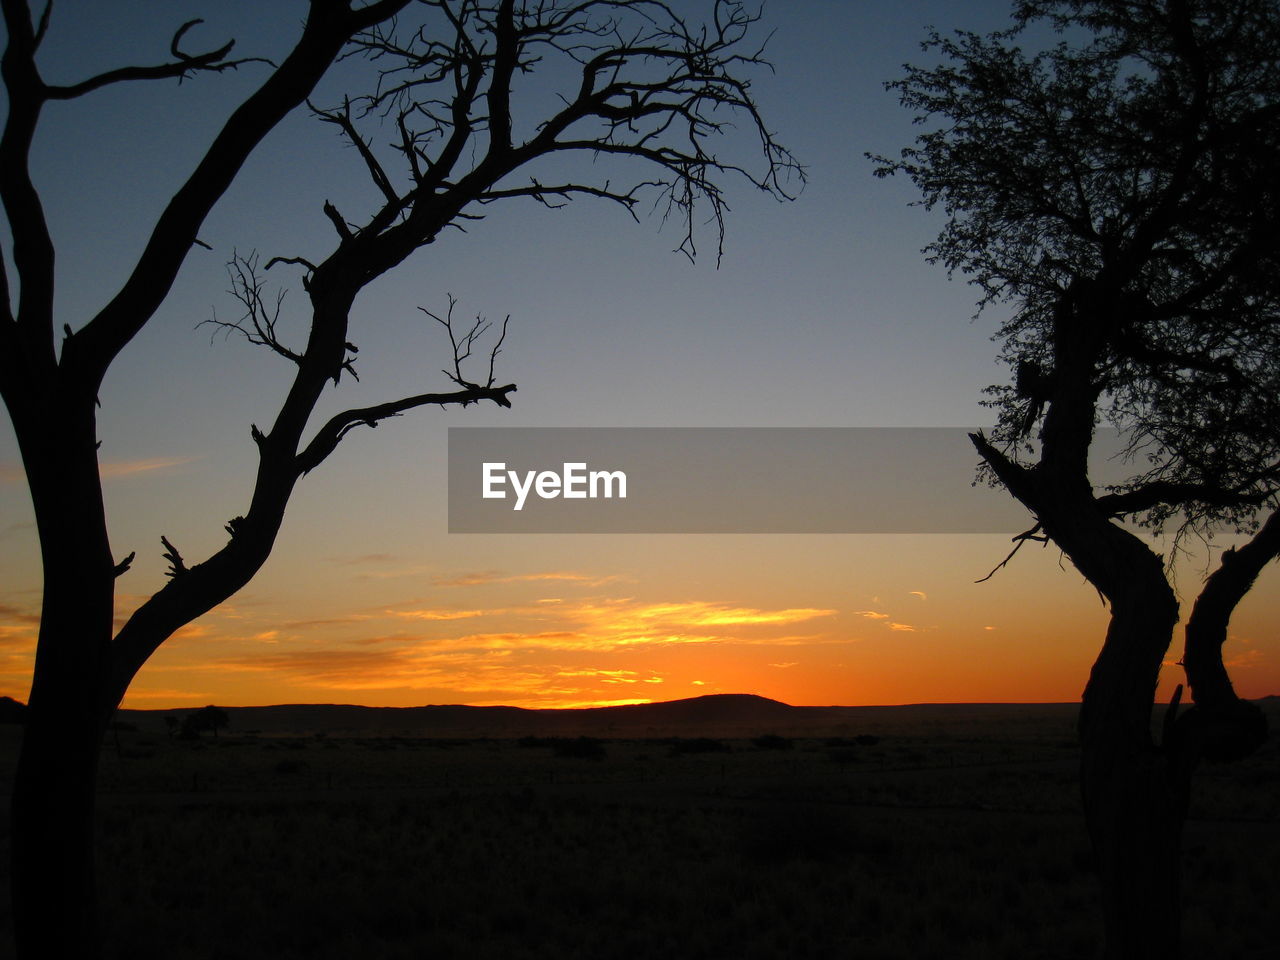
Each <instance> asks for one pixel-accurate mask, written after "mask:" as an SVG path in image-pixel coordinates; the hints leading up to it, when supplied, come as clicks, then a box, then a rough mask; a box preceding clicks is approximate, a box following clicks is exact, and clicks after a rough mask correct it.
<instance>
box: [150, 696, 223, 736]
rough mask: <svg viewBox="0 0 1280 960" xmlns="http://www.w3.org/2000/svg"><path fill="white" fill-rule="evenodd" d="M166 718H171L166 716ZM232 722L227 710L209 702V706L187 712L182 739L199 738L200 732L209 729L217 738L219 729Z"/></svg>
mask: <svg viewBox="0 0 1280 960" xmlns="http://www.w3.org/2000/svg"><path fill="white" fill-rule="evenodd" d="M165 719H166V720H168V719H169V718H168V717H166V718H165ZM230 724H231V718H230V717H229V716H228V715H227V711H225V710H223V709H222V708H221V707H215V706H214V705H213V704H209V706H207V707H201V708H200V709H199V710H196V711H194V712H192V713H189V714H187V715H186V716H185V717H183V719H182V739H184V740H198V739H200V734H202V733H204V732H205V731H206V730H208V731H209V732H210V733H212V734H213V736H214V738H215V739H216V738H217V736H218V731H219V730H221V729H223V728H224V727H227V726H229V725H230Z"/></svg>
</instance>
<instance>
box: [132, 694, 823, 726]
mask: <svg viewBox="0 0 1280 960" xmlns="http://www.w3.org/2000/svg"><path fill="white" fill-rule="evenodd" d="M195 709H198V708H182V709H177V710H121V711H120V712H119V719H120V720H122V721H124V722H126V723H134V724H139V725H140V724H143V723H146V724H147V725H150V724H151V721H154V720H155V718H157V717H161V716H178V717H181V716H184V715H185V714H187V713H192V712H194V710H195ZM223 709H225V710H226V711H227V714H228V715H229V716H230V718H231V730H232V731H236V730H239V731H248V730H258V731H263V732H266V731H273V732H275V731H281V732H311V733H350V734H359V733H369V734H374V735H391V734H393V733H397V732H399V733H403V734H405V735H416V736H449V735H461V734H463V733H466V734H470V735H474V734H476V733H477V732H479V734H480V735H492V736H503V735H507V734H509V733H511V732H519V735H524V732H528V733H534V734H543V735H554V734H555V733H559V732H572V731H577V730H583V731H596V730H598V731H601V734H602V735H603V733H604V732H606V731H609V730H617V729H619V728H627V729H630V728H636V727H641V728H648V727H656V728H669V727H686V726H688V727H705V726H707V725H712V726H724V725H729V726H739V725H746V726H753V725H762V724H763V725H765V726H767V725H768V724H770V723H774V724H776V723H778V722H781V721H793V720H796V719H798V718H799V717H800V716H802V715H812V712H813V711H823V710H826V709H827V708H825V707H793V706H791V705H790V704H786V703H782V702H781V701H779V700H770V699H769V698H768V697H761V696H758V695H756V694H750V693H717V694H707V695H705V696H700V697H690V698H688V699H684V700H668V701H663V702H659V703H636V704H625V705H621V706H604V707H575V708H536V709H530V708H526V707H506V706H491V707H488V706H486V707H476V706H469V705H466V704H432V705H428V706H421V707H362V706H355V705H351V704H319V703H316V704H280V705H277V706H267V707H225V708H223ZM486 731H491V733H486Z"/></svg>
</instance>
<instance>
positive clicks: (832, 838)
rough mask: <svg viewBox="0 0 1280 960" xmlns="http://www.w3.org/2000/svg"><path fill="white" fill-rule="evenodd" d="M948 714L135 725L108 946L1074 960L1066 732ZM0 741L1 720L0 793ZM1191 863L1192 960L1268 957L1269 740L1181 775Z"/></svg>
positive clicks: (1048, 718) (449, 954)
mask: <svg viewBox="0 0 1280 960" xmlns="http://www.w3.org/2000/svg"><path fill="white" fill-rule="evenodd" d="M962 709H963V708H955V710H954V711H953V712H952V714H951V715H952V717H953V722H949V723H948V722H936V721H937V715H936V714H928V713H925V714H922V713H920V712H919V711H918V710H917V711H915V712H912V708H900V711H899V713H897V714H896V717H897V722H896V723H895V722H894V721H893V717H894V716H895V715H894V714H891V713H883V714H879V715H877V716H878V717H879V720H878V721H876V722H875V723H874V724H872V723H871V722H870V721H868V730H869V727H870V726H874V727H875V730H874V732H873V733H871V732H868V731H866V730H855V729H850V728H849V726H850V725H849V724H848V723H845V724H843V725H842V727H841V728H839V729H830V730H827V731H825V732H824V731H818V730H808V731H805V734H806V735H804V736H792V737H781V736H778V737H775V738H773V739H764V740H760V741H758V742H757V741H756V739H755V738H753V737H749V736H745V735H744V736H742V737H739V738H736V739H729V738H722V739H713V738H707V739H698V738H697V737H692V736H686V737H682V738H673V737H664V736H657V737H626V738H622V737H614V738H596V739H591V740H577V739H574V738H571V737H564V738H548V737H528V738H524V739H523V740H521V739H517V738H502V739H498V738H480V737H450V738H447V739H445V738H439V737H434V738H431V737H428V738H424V737H410V736H399V737H394V736H378V737H356V736H349V737H337V736H334V735H332V734H329V735H324V736H317V735H315V734H304V733H301V732H299V733H296V734H294V735H285V734H284V733H283V732H275V733H267V732H257V733H253V732H249V731H246V730H237V729H230V730H224V731H223V732H222V733H221V735H220V736H219V737H217V738H216V739H215V738H212V737H209V736H208V735H206V736H205V737H204V738H203V739H201V740H199V741H195V742H189V741H182V740H178V739H171V738H170V737H169V735H168V732H167V730H166V728H165V727H164V726H163V725H162V724H161V723H160V719H161V718H160V717H152V718H150V719H149V720H148V721H147V722H143V723H139V724H138V728H137V729H136V730H125V731H120V732H119V734H118V737H117V738H114V739H113V740H111V741H110V742H109V743H108V749H107V751H106V754H105V756H104V763H103V769H102V773H101V789H100V801H99V818H100V824H99V869H100V878H101V887H102V896H103V904H102V906H103V915H104V923H105V929H106V937H107V940H108V947H109V949H108V953H107V955H108V957H111V958H120V960H124V958H129V960H153V958H154V960H162V958H163V960H224V958H225V960H233V958H234V960H254V958H267V957H270V958H273V960H288V958H307V960H327V958H332V960H339V958H340V960H351V958H356V960H379V958H402V957H403V958H415V960H416V958H423V957H431V958H441V960H445V958H459V960H461V958H467V960H472V958H474V960H489V958H492V960H497V958H502V960H521V958H528V960H549V958H557V960H559V958H564V960H574V958H583V960H587V958H590V960H608V958H624V957H625V958H662V960H672V958H694V960H696V958H706V960H719V958H731V957H732V958H757V957H758V958H771V960H772V958H808V957H813V958H824V960H825V958H831V957H849V958H869V960H870V958H905V957H923V958H932V957H938V958H943V957H945V958H948V960H965V958H975V960H976V958H984V960H985V958H1005V957H1007V958H1015V957H1016V958H1019V960H1024V958H1064V960H1065V958H1073V960H1078V958H1087V957H1092V956H1095V955H1097V953H1098V950H1099V946H1100V933H1099V923H1098V910H1097V908H1096V904H1095V898H1096V891H1095V884H1094V879H1093V875H1092V873H1091V866H1090V854H1089V851H1088V845H1087V841H1086V838H1085V835H1084V830H1083V825H1082V823H1081V818H1080V815H1079V812H1078V801H1077V792H1076V791H1077V787H1076V775H1075V767H1076V762H1077V757H1078V748H1077V747H1076V746H1075V743H1074V739H1073V736H1072V731H1071V724H1070V714H1069V712H1063V713H1060V714H1055V713H1052V712H1045V711H1043V710H1041V711H1040V712H1038V713H1037V712H1036V711H1035V709H1034V708H1028V712H1027V713H1026V715H1025V716H1023V718H1022V722H1017V715H1016V711H1014V712H1012V713H1010V712H1007V711H1006V712H1005V713H1003V714H1000V715H998V716H997V715H991V716H987V715H985V714H981V713H979V714H976V715H969V719H967V720H966V719H963V716H964V715H962V714H961V713H960V711H961V710H962ZM1269 709H1272V710H1274V704H1270V705H1269ZM944 719H945V718H944ZM1276 719H1277V718H1276V717H1275V715H1274V713H1273V729H1275V728H1276V725H1275V720H1276ZM761 732H766V731H756V733H757V734H758V733H761ZM792 732H793V733H794V731H792ZM16 733H17V728H7V729H3V730H0V735H2V736H3V742H0V775H4V776H7V775H8V774H9V772H10V771H11V767H12V755H13V747H14V745H15V743H16ZM859 737H861V742H859ZM871 740H874V741H875V742H871ZM7 839H8V838H7V836H6V837H5V838H4V842H5V843H6V844H7ZM1185 853H1186V856H1185V871H1184V887H1185V900H1186V915H1187V920H1186V928H1187V935H1188V938H1189V943H1188V944H1187V955H1189V956H1195V955H1202V954H1203V955H1212V956H1214V957H1217V958H1223V960H1229V958H1253V957H1264V956H1271V955H1272V951H1273V950H1274V945H1275V943H1276V942H1278V940H1280V913H1278V912H1277V911H1276V910H1275V898H1276V895H1277V892H1280V747H1277V744H1276V743H1275V742H1274V741H1272V742H1271V743H1269V744H1268V745H1267V746H1266V747H1265V748H1264V750H1263V751H1262V752H1261V753H1260V754H1259V755H1257V756H1255V757H1253V758H1251V759H1250V760H1248V761H1246V762H1245V763H1242V764H1238V765H1234V766H1231V767H1222V768H1207V769H1206V770H1205V771H1204V773H1203V775H1202V776H1201V777H1200V778H1199V781H1198V784H1197V789H1196V797H1195V801H1194V809H1193V812H1192V819H1191V822H1190V824H1189V826H1188V830H1187V836H1186V844H1185ZM3 904H4V905H3V907H0V909H4V910H7V896H6V897H5V900H4V901H3ZM4 920H5V921H6V923H7V922H8V920H9V918H8V917H7V916H5V917H4ZM8 949H9V946H8V943H7V937H6V938H5V940H4V941H3V942H0V951H2V950H8Z"/></svg>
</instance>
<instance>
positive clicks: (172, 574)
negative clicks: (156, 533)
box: [160, 536, 191, 580]
mask: <svg viewBox="0 0 1280 960" xmlns="http://www.w3.org/2000/svg"><path fill="white" fill-rule="evenodd" d="M160 542H161V543H162V544H163V545H164V550H165V552H164V558H165V559H166V560H168V561H169V569H168V570H166V571H165V576H166V577H168V578H169V579H170V580H176V579H178V577H181V576H185V575H186V574H188V573H190V572H191V571H190V570H188V569H187V565H186V563H184V562H183V560H182V554H181V553H179V552H178V548H177V547H175V546H174V545H173V544H172V543H170V542H169V540H168V538H167V537H164V536H162V537H161V538H160Z"/></svg>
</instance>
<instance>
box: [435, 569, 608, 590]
mask: <svg viewBox="0 0 1280 960" xmlns="http://www.w3.org/2000/svg"><path fill="white" fill-rule="evenodd" d="M620 579H621V578H620V577H618V576H617V575H609V576H598V575H591V574H585V573H572V572H557V571H552V572H547V573H517V574H508V573H503V572H501V571H499V570H478V571H474V572H471V573H453V574H446V573H440V574H436V575H435V576H433V577H432V578H431V582H432V583H433V584H435V585H436V586H438V587H483V586H488V585H489V584H497V583H536V582H539V581H544V580H560V581H565V582H568V583H576V584H581V585H583V586H587V587H599V586H603V585H604V584H606V583H613V582H615V581H617V580H620Z"/></svg>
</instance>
